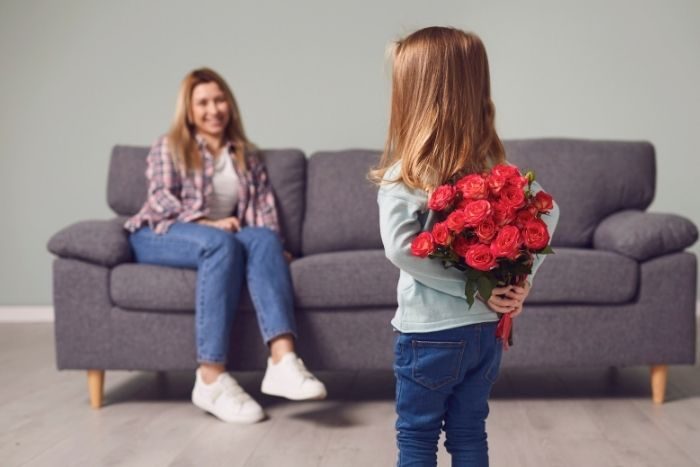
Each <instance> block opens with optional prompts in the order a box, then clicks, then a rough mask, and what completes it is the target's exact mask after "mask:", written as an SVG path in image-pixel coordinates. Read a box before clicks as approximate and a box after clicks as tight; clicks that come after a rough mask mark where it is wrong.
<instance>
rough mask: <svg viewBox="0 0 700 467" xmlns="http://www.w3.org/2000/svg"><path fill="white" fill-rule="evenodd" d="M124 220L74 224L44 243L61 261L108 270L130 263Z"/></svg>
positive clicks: (116, 219) (127, 235)
mask: <svg viewBox="0 0 700 467" xmlns="http://www.w3.org/2000/svg"><path fill="white" fill-rule="evenodd" d="M123 225H124V218H120V217H117V218H114V219H110V220H89V221H82V222H76V223H75V224H72V225H69V226H68V227H66V228H64V229H62V230H60V231H59V232H58V233H56V234H55V235H54V236H53V237H51V239H50V240H49V243H48V249H49V251H50V252H51V253H53V254H55V255H57V256H60V257H61V258H72V259H80V260H83V261H87V262H89V263H93V264H99V265H101V266H107V267H112V266H116V265H117V264H120V263H126V262H129V261H131V260H132V253H131V246H130V245H129V232H127V231H126V230H124V227H123Z"/></svg>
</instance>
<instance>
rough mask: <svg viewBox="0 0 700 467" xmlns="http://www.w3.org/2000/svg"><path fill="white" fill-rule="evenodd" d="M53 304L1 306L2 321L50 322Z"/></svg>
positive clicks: (51, 320) (0, 317) (0, 316)
mask: <svg viewBox="0 0 700 467" xmlns="http://www.w3.org/2000/svg"><path fill="white" fill-rule="evenodd" d="M50 322H53V307H52V306H0V323H50Z"/></svg>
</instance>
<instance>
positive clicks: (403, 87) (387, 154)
mask: <svg viewBox="0 0 700 467" xmlns="http://www.w3.org/2000/svg"><path fill="white" fill-rule="evenodd" d="M494 114H495V109H494V105H493V102H492V101H491V85H490V76H489V65H488V58H487V56H486V49H485V48H484V45H483V43H482V42H481V39H479V37H478V36H477V35H476V34H473V33H469V32H464V31H461V30H459V29H454V28H446V27H429V28H425V29H421V30H419V31H416V32H414V33H413V34H410V35H409V36H407V37H405V38H404V39H401V40H399V41H397V42H396V43H395V44H394V46H393V51H392V93H391V117H390V120H389V134H388V136H387V140H386V145H385V148H384V153H383V154H382V157H381V160H380V162H379V165H378V166H377V167H376V168H374V169H373V170H372V171H370V174H369V178H370V180H372V181H373V182H375V183H380V182H381V180H382V179H383V177H384V174H385V172H386V171H387V169H388V168H389V167H390V166H392V165H393V164H394V163H395V162H397V161H398V160H401V161H402V164H401V172H400V174H399V176H398V178H397V179H396V180H392V181H401V182H403V183H405V184H406V185H407V186H409V187H410V188H414V189H415V188H419V189H423V190H426V191H431V190H433V189H434V188H435V187H437V186H438V185H440V184H442V183H445V182H446V181H447V180H449V179H450V178H451V177H453V176H455V175H459V174H462V173H472V172H481V171H483V170H486V169H487V168H488V166H490V165H492V164H497V163H501V162H503V161H505V151H504V149H503V144H502V143H501V140H500V138H499V137H498V135H497V134H496V129H495V127H494Z"/></svg>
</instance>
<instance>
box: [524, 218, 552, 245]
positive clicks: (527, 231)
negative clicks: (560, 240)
mask: <svg viewBox="0 0 700 467" xmlns="http://www.w3.org/2000/svg"><path fill="white" fill-rule="evenodd" d="M523 239H524V241H525V246H526V247H527V248H529V249H531V250H535V251H537V250H541V249H542V248H544V247H546V246H547V245H548V244H549V231H548V230H547V224H545V223H544V221H543V220H542V219H534V220H531V221H530V222H528V223H527V224H525V227H524V228H523Z"/></svg>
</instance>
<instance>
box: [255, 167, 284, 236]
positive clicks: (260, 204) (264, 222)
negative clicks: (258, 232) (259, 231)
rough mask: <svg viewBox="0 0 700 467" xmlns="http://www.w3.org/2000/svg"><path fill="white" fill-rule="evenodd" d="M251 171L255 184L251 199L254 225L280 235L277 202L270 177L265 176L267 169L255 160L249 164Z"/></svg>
mask: <svg viewBox="0 0 700 467" xmlns="http://www.w3.org/2000/svg"><path fill="white" fill-rule="evenodd" d="M251 170H252V171H253V180H254V183H255V195H254V199H253V202H254V203H255V204H254V209H255V223H256V225H258V226H261V227H268V228H269V229H271V230H273V231H275V232H277V233H278V234H280V224H279V216H278V214H277V202H276V201H275V193H274V191H273V189H272V184H271V183H270V177H269V176H268V174H267V168H266V167H265V164H264V163H263V161H262V160H261V159H257V158H256V161H255V162H254V163H253V164H251Z"/></svg>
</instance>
